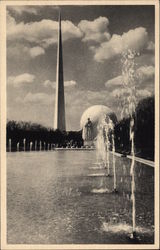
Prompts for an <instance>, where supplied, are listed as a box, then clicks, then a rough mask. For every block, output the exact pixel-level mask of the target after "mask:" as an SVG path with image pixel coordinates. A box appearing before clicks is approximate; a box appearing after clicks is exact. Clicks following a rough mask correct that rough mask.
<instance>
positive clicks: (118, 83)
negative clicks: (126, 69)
mask: <svg viewBox="0 0 160 250" xmlns="http://www.w3.org/2000/svg"><path fill="white" fill-rule="evenodd" d="M122 84H123V78H122V76H116V77H114V78H112V79H110V80H108V81H107V82H106V83H105V87H107V88H109V87H113V86H114V87H117V86H122Z"/></svg>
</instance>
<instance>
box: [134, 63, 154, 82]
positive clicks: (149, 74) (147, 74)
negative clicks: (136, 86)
mask: <svg viewBox="0 0 160 250" xmlns="http://www.w3.org/2000/svg"><path fill="white" fill-rule="evenodd" d="M154 74H155V68H154V67H153V66H142V67H140V68H139V69H138V70H137V76H138V79H139V81H140V83H142V82H145V81H148V80H153V79H154Z"/></svg>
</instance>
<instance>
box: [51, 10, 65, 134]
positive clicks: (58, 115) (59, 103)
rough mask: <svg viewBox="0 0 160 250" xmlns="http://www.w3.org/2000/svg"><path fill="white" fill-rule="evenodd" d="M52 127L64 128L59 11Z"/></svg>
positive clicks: (63, 129)
mask: <svg viewBox="0 0 160 250" xmlns="http://www.w3.org/2000/svg"><path fill="white" fill-rule="evenodd" d="M54 129H59V130H61V131H65V130H66V122H65V100H64V80H63V53H62V33H61V14H60V12H59V30H58V44H57V75H56V99H55V114H54Z"/></svg>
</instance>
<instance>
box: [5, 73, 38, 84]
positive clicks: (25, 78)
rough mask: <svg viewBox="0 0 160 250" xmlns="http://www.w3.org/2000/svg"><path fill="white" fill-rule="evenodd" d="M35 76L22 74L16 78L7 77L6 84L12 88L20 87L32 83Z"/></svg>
mask: <svg viewBox="0 0 160 250" xmlns="http://www.w3.org/2000/svg"><path fill="white" fill-rule="evenodd" d="M34 80H35V76H34V75H32V74H28V73H24V74H21V75H18V76H9V77H8V84H9V85H13V86H14V87H20V86H21V85H22V84H24V83H29V84H30V83H33V82H34Z"/></svg>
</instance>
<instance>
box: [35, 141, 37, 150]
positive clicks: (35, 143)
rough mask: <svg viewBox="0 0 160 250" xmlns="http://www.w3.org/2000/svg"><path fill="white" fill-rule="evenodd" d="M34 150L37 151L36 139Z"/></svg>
mask: <svg viewBox="0 0 160 250" xmlns="http://www.w3.org/2000/svg"><path fill="white" fill-rule="evenodd" d="M35 151H37V141H35Z"/></svg>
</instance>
